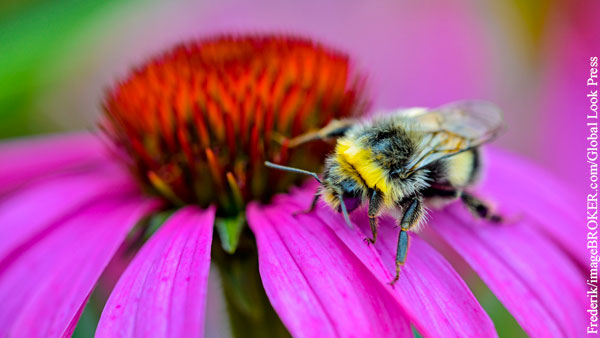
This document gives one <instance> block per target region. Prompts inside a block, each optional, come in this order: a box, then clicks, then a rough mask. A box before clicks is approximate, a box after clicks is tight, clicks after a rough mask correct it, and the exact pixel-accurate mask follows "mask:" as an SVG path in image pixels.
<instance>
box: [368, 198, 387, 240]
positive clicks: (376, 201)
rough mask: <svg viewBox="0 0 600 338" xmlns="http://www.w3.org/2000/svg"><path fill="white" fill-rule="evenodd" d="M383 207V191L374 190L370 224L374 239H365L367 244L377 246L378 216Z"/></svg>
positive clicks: (370, 209)
mask: <svg viewBox="0 0 600 338" xmlns="http://www.w3.org/2000/svg"><path fill="white" fill-rule="evenodd" d="M382 205H383V194H382V193H381V191H379V190H377V189H374V190H373V192H372V193H371V198H370V199H369V211H368V216H369V224H370V225H371V233H372V235H373V238H365V241H366V242H367V243H371V244H375V241H376V240H377V216H379V211H380V210H381V207H382Z"/></svg>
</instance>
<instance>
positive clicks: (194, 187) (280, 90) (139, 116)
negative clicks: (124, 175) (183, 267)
mask: <svg viewBox="0 0 600 338" xmlns="http://www.w3.org/2000/svg"><path fill="white" fill-rule="evenodd" d="M361 89H362V81H361V78H360V77H358V76H353V75H352V74H351V73H350V65H349V61H348V58H347V57H346V56H345V55H343V54H340V53H338V52H336V51H333V50H331V49H328V48H325V47H323V46H321V45H318V44H315V43H313V42H311V41H308V40H303V39H298V38H289V37H280V36H247V37H219V38H214V39H209V40H204V41H199V42H193V43H188V44H184V45H180V46H178V47H176V48H174V49H172V50H170V51H168V52H166V53H164V54H162V55H161V56H159V57H158V58H154V59H152V60H150V61H148V62H147V63H146V64H144V65H143V66H141V67H139V68H137V69H135V70H133V71H132V72H131V74H130V75H129V77H128V78H127V79H126V80H125V81H123V82H121V83H119V84H118V85H117V86H116V87H115V88H114V89H113V90H111V91H110V92H109V93H108V95H107V97H106V99H105V102H104V112H105V118H104V119H103V121H102V122H101V127H102V129H103V130H104V131H105V132H106V133H107V135H108V136H109V137H110V139H111V140H112V141H113V143H114V144H115V145H116V146H117V147H118V148H119V149H121V150H122V151H124V152H125V154H127V156H126V159H127V161H128V165H129V167H130V170H131V171H132V172H133V173H134V174H135V176H136V177H137V178H138V180H139V181H140V182H141V184H142V185H143V187H144V188H145V189H146V190H147V191H149V192H151V193H153V194H156V195H159V196H161V197H163V198H164V199H165V200H167V201H169V202H170V203H172V204H173V205H184V204H197V205H200V206H203V207H206V206H208V205H211V204H213V205H217V206H218V210H219V213H220V214H222V215H236V214H237V213H239V212H240V211H241V210H243V208H244V206H245V204H246V203H247V202H248V201H250V200H262V201H267V200H268V199H269V198H270V197H271V196H273V194H275V193H278V192H283V191H286V190H287V189H288V188H289V186H290V185H292V184H296V183H298V182H299V180H301V179H302V178H301V177H299V176H298V175H294V174H289V173H283V172H279V171H274V170H268V168H266V167H265V166H264V164H263V163H264V161H265V160H268V161H272V162H275V163H278V164H283V165H290V166H295V167H299V168H303V169H306V170H311V171H319V169H320V167H321V165H322V163H323V159H324V157H325V155H326V154H327V152H328V151H330V149H331V147H330V146H329V145H328V144H325V143H323V142H320V141H317V142H313V143H309V144H305V145H302V146H298V147H294V148H290V147H288V143H287V140H288V139H290V138H293V137H295V136H298V135H301V134H303V133H306V132H308V131H312V130H315V129H319V128H321V127H323V126H325V125H326V124H327V123H328V122H329V121H331V120H332V119H338V118H344V117H348V116H352V115H357V114H361V113H362V112H363V109H364V108H365V105H363V104H362V102H363V101H362V98H363V97H362V95H361Z"/></svg>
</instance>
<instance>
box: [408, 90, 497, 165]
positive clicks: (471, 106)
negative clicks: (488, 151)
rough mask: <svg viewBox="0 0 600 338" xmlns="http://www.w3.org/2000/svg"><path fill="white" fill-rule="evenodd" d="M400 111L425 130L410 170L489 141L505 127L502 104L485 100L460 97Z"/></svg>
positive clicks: (419, 129) (417, 127)
mask: <svg viewBox="0 0 600 338" xmlns="http://www.w3.org/2000/svg"><path fill="white" fill-rule="evenodd" d="M398 114H399V115H398V116H399V117H402V118H407V119H409V120H411V122H414V128H415V129H416V130H417V131H422V132H423V133H424V134H425V136H424V137H423V139H422V140H421V144H420V145H419V149H421V151H420V152H419V153H417V154H415V156H414V157H413V158H412V159H411V162H410V163H409V165H408V168H410V169H409V172H413V171H415V170H418V169H420V168H423V167H425V166H427V165H428V164H431V163H433V162H435V161H437V160H440V159H442V158H444V157H448V156H452V155H456V154H458V153H460V152H463V151H466V150H469V149H472V148H475V147H478V146H480V145H482V144H484V143H486V142H489V141H491V140H492V139H494V138H495V137H496V136H497V135H498V134H499V133H500V131H501V130H502V129H503V127H504V123H503V120H502V112H501V111H500V108H498V107H497V106H496V105H494V104H492V103H490V102H486V101H458V102H453V103H450V104H447V105H444V106H442V107H439V108H435V109H431V110H426V109H409V110H406V111H403V112H400V113H398Z"/></svg>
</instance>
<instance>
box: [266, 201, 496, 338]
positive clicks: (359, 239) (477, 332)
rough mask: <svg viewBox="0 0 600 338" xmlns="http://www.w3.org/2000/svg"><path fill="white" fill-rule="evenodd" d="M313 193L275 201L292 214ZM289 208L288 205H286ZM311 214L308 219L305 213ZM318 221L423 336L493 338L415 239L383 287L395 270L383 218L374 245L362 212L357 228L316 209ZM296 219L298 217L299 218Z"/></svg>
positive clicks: (475, 308) (443, 265) (457, 284)
mask: <svg viewBox="0 0 600 338" xmlns="http://www.w3.org/2000/svg"><path fill="white" fill-rule="evenodd" d="M312 193H314V190H313V189H298V191H297V192H296V193H295V194H293V195H292V196H293V198H294V199H295V200H296V202H295V205H293V206H291V207H285V206H282V204H283V203H285V202H284V200H286V198H279V200H278V202H280V203H282V204H280V205H279V208H280V209H283V208H289V209H286V210H287V211H288V212H290V213H291V212H294V211H297V210H302V209H303V208H306V206H307V205H306V204H307V203H310V202H308V201H310V200H311V194H312ZM288 205H290V204H288ZM311 215H314V214H311ZM316 216H318V217H319V218H320V219H321V220H322V221H323V223H324V224H326V225H327V226H328V227H329V228H330V229H331V230H332V231H333V232H334V233H335V234H336V235H337V236H338V237H339V239H340V240H342V241H343V243H344V244H345V246H346V247H347V248H349V249H350V250H351V251H352V252H353V253H354V255H355V256H356V257H357V258H358V259H360V260H361V261H362V263H363V264H364V265H365V266H367V267H368V268H369V269H370V270H371V272H372V273H373V274H374V276H375V277H376V278H377V279H378V280H379V283H380V284H382V285H384V286H385V287H386V290H388V291H389V292H390V293H391V297H393V298H394V299H395V300H396V301H397V302H398V303H399V304H400V306H401V307H402V308H403V311H404V312H405V313H406V315H407V316H408V319H409V320H410V321H411V323H412V324H413V325H415V327H416V328H417V329H418V330H419V332H421V333H422V334H423V335H425V336H428V337H450V336H460V337H469V336H470V337H473V336H486V337H491V336H495V335H496V330H495V329H494V326H493V323H492V321H491V320H490V318H489V317H488V315H487V314H486V312H485V311H484V310H483V309H482V307H481V306H480V305H479V303H478V302H477V300H476V299H475V297H474V296H473V294H472V293H471V291H470V290H469V288H468V287H467V286H466V284H465V283H464V281H463V280H462V278H461V277H460V276H459V275H458V274H457V273H456V271H455V270H454V269H453V268H452V266H451V265H450V264H449V263H448V262H447V261H446V260H445V259H444V258H443V257H442V256H441V255H440V254H439V253H437V252H436V251H435V250H433V249H432V248H431V247H430V246H429V245H427V244H426V243H425V242H424V241H422V240H420V239H419V237H418V236H411V246H410V251H409V259H408V260H407V263H406V265H405V266H404V267H403V269H402V272H401V274H400V279H399V280H398V281H397V282H396V285H395V287H394V288H390V287H389V286H388V285H387V283H388V282H389V281H391V280H392V278H393V273H394V271H395V263H394V259H395V257H396V241H397V237H398V228H397V227H395V225H394V221H393V220H392V219H391V218H389V217H384V218H382V219H381V224H380V227H379V237H378V241H377V243H376V244H375V245H374V246H370V245H366V244H365V242H364V241H363V239H364V238H366V237H367V236H366V234H367V233H368V234H369V237H370V226H369V223H368V219H367V217H366V210H364V209H358V210H357V211H355V212H354V213H353V214H352V219H353V222H354V224H355V225H358V229H356V230H350V229H348V228H347V227H346V225H345V223H344V220H343V218H342V217H341V216H340V215H339V214H335V213H333V212H331V210H330V209H329V208H328V207H326V206H324V205H320V206H319V207H318V208H317V210H316ZM299 217H300V216H299Z"/></svg>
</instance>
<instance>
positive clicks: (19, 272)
mask: <svg viewBox="0 0 600 338" xmlns="http://www.w3.org/2000/svg"><path fill="white" fill-rule="evenodd" d="M155 207H156V203H155V202H154V201H151V200H144V199H142V198H139V197H113V198H110V199H108V198H105V199H102V200H98V201H97V202H96V203H93V204H90V205H87V206H85V207H83V208H82V209H81V210H78V211H77V212H76V213H74V214H73V215H71V216H70V217H68V218H65V219H64V220H63V221H62V222H61V224H60V226H57V227H56V228H55V229H53V230H52V231H51V232H50V233H48V234H45V236H44V237H43V238H40V239H39V241H38V242H37V243H36V245H35V246H32V247H31V248H30V249H29V250H27V251H26V252H23V253H22V254H20V255H19V256H17V257H13V258H12V259H10V260H4V261H2V262H0V304H2V306H0V332H3V334H7V335H8V336H14V337H55V336H61V335H65V334H67V333H68V331H69V330H71V329H72V321H73V319H74V317H75V316H76V314H77V313H78V311H79V310H80V309H81V306H82V304H83V302H84V301H85V299H86V297H88V295H89V294H90V292H91V291H92V289H93V287H94V284H95V282H96V280H97V279H98V277H99V276H100V274H101V273H102V270H103V269H104V268H105V267H106V265H107V264H108V262H109V261H110V258H111V257H112V255H113V254H114V253H115V251H116V250H117V248H118V247H119V245H121V243H122V242H123V240H124V239H125V236H126V235H127V233H128V232H129V230H130V229H131V228H132V227H133V226H134V225H135V223H136V222H137V221H138V220H139V219H140V217H142V216H143V215H144V214H145V213H147V212H149V211H150V210H151V209H152V208H155Z"/></svg>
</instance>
